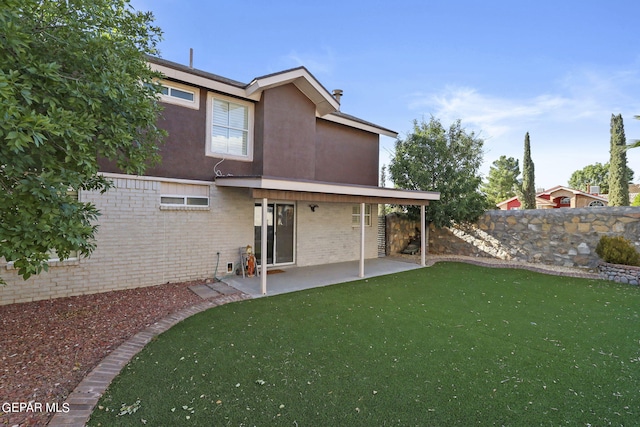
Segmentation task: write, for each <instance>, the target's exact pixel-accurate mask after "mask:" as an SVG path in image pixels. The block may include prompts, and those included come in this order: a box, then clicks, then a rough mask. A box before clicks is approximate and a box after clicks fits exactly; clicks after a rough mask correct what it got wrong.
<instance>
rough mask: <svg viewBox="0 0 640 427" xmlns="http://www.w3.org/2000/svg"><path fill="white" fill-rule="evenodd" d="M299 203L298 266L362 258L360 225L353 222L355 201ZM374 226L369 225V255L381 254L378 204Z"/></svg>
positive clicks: (373, 219)
mask: <svg viewBox="0 0 640 427" xmlns="http://www.w3.org/2000/svg"><path fill="white" fill-rule="evenodd" d="M317 204H318V207H317V208H316V211H315V212H311V209H310V208H309V207H308V203H304V202H300V203H299V204H298V207H299V208H298V240H297V259H298V263H297V265H298V266H309V265H318V264H330V263H337V262H344V261H354V260H358V259H360V226H359V225H358V226H352V225H351V215H352V208H353V206H354V205H353V204H349V203H317ZM371 224H372V225H371V226H365V258H377V257H378V246H377V245H378V243H377V239H378V226H377V224H378V216H377V206H376V205H373V206H372V207H371Z"/></svg>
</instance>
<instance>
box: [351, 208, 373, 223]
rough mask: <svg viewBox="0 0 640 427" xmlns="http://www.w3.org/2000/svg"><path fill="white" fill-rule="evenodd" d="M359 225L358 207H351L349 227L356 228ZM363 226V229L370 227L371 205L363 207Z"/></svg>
mask: <svg viewBox="0 0 640 427" xmlns="http://www.w3.org/2000/svg"><path fill="white" fill-rule="evenodd" d="M359 225H360V205H353V207H352V208H351V226H353V227H357V226H359ZM364 225H365V227H371V205H370V204H365V205H364Z"/></svg>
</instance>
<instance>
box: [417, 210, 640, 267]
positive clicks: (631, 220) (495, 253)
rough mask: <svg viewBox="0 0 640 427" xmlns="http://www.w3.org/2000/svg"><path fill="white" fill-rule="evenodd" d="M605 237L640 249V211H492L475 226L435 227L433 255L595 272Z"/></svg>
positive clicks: (431, 239)
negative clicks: (598, 249)
mask: <svg viewBox="0 0 640 427" xmlns="http://www.w3.org/2000/svg"><path fill="white" fill-rule="evenodd" d="M602 235H609V236H624V237H625V238H626V239H628V240H630V241H631V242H632V243H633V244H634V246H635V247H636V249H638V250H640V207H600V208H593V207H592V208H578V209H575V208H567V209H532V210H512V211H500V210H492V211H488V212H486V213H485V214H484V215H483V216H482V217H480V219H479V220H478V221H477V223H476V224H472V225H469V226H455V227H451V228H443V229H437V228H435V227H430V230H429V253H432V254H446V255H467V256H477V257H489V258H499V259H504V260H514V261H523V262H531V263H542V264H548V265H559V266H564V267H581V268H589V269H595V268H596V267H597V266H598V265H599V264H600V263H601V260H600V258H599V257H598V255H597V254H596V253H595V248H596V245H597V244H598V241H599V240H600V236H602Z"/></svg>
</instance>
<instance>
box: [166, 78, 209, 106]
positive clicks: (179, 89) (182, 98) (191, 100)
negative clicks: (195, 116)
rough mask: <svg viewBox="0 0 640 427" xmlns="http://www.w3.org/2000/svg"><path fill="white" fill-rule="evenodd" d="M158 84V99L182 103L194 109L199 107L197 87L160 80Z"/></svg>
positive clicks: (169, 102)
mask: <svg viewBox="0 0 640 427" xmlns="http://www.w3.org/2000/svg"><path fill="white" fill-rule="evenodd" d="M160 84H161V87H160V100H161V101H162V102H166V103H167V104H176V105H182V106H183V107H189V108H193V109H195V110H197V109H199V108H200V96H199V92H200V91H199V90H198V89H197V88H195V87H192V86H187V85H182V84H179V83H174V82H167V81H162V82H160Z"/></svg>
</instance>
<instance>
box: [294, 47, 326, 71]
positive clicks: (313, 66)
mask: <svg viewBox="0 0 640 427" xmlns="http://www.w3.org/2000/svg"><path fill="white" fill-rule="evenodd" d="M284 61H285V62H286V63H288V64H292V63H293V64H294V65H293V67H299V66H304V67H306V68H307V70H309V71H310V72H312V73H314V74H324V75H330V74H332V72H333V70H334V68H335V63H336V58H335V54H334V52H333V50H331V49H330V48H328V47H325V48H323V49H321V51H320V52H313V53H309V52H305V53H300V52H297V51H295V50H294V51H291V52H289V53H288V54H287V55H286V56H285V58H284ZM287 66H289V65H287Z"/></svg>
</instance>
